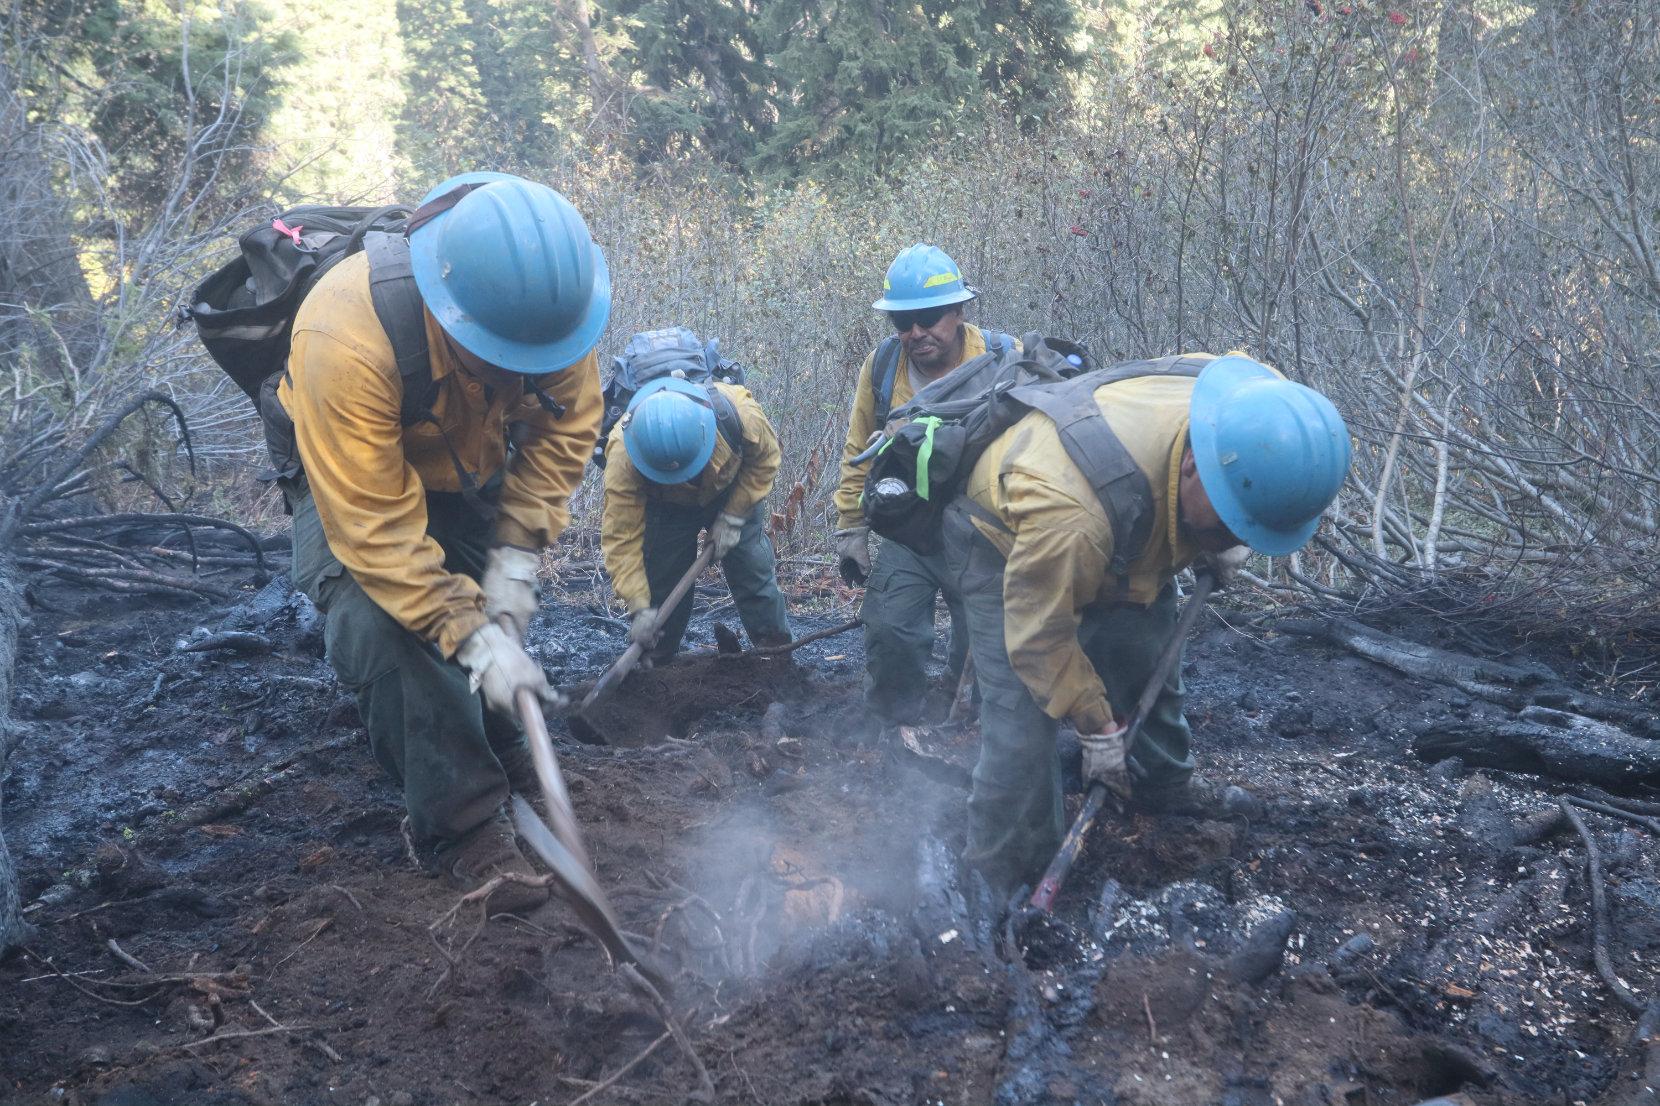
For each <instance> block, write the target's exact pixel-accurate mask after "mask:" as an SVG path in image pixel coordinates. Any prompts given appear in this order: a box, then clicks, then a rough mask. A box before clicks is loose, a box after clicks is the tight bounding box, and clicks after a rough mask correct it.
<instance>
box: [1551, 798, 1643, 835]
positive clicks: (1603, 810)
mask: <svg viewBox="0 0 1660 1106" xmlns="http://www.w3.org/2000/svg"><path fill="white" fill-rule="evenodd" d="M1568 801H1569V802H1570V803H1572V804H1573V805H1574V806H1577V807H1579V808H1581V809H1583V810H1594V811H1596V812H1597V813H1598V814H1606V815H1608V816H1609V817H1610V818H1618V819H1620V820H1621V821H1625V822H1630V823H1632V824H1633V825H1637V826H1642V827H1643V828H1644V829H1646V830H1648V831H1649V832H1650V833H1652V834H1655V835H1657V836H1660V818H1650V817H1648V816H1647V815H1645V814H1634V813H1632V812H1631V811H1629V810H1622V809H1621V808H1619V807H1617V806H1609V805H1608V804H1607V803H1599V802H1596V801H1595V800H1592V799H1581V798H1578V797H1577V796H1576V797H1573V798H1570V799H1569V800H1568Z"/></svg>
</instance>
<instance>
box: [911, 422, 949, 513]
mask: <svg viewBox="0 0 1660 1106" xmlns="http://www.w3.org/2000/svg"><path fill="white" fill-rule="evenodd" d="M916 421H917V422H919V423H921V424H922V425H923V426H925V427H927V429H926V430H924V431H923V434H922V448H921V449H919V450H917V451H916V494H917V495H918V496H920V497H922V498H923V499H927V498H928V460H929V458H931V457H933V455H934V429H935V427H937V426H939V425H940V424H941V423H943V422H944V421H945V420H944V419H941V418H939V417H937V416H935V415H924V416H923V417H922V418H920V419H917V420H916Z"/></svg>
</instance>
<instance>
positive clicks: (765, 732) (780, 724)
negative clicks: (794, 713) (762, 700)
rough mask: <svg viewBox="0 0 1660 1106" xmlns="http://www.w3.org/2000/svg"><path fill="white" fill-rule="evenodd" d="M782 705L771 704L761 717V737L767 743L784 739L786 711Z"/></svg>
mask: <svg viewBox="0 0 1660 1106" xmlns="http://www.w3.org/2000/svg"><path fill="white" fill-rule="evenodd" d="M788 709H789V708H787V707H786V706H785V705H784V704H783V703H773V704H772V705H771V706H769V707H768V708H767V709H766V710H765V711H764V712H763V713H762V715H761V736H762V737H763V738H765V739H766V740H767V741H771V742H774V743H776V742H778V741H779V740H780V739H782V738H783V737H784V734H785V728H784V715H785V713H786V712H787V711H788Z"/></svg>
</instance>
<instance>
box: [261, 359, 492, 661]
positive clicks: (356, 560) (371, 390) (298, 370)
mask: <svg viewBox="0 0 1660 1106" xmlns="http://www.w3.org/2000/svg"><path fill="white" fill-rule="evenodd" d="M287 383H288V386H287V388H286V389H285V393H284V397H283V399H284V403H285V405H286V406H287V408H288V411H289V414H290V416H291V417H292V418H293V420H294V430H295V438H296V441H297V444H298V446H299V451H300V460H301V463H302V464H303V465H304V466H305V473H306V480H307V483H308V484H309V486H310V489H311V494H312V497H313V499H314V500H315V502H316V504H317V515H318V517H319V519H320V520H321V521H322V524H323V533H324V535H325V536H326V537H327V538H328V543H329V549H330V550H331V551H332V552H333V553H334V555H335V557H337V558H338V559H339V561H340V563H341V564H342V565H344V566H345V568H346V570H347V571H348V572H350V573H351V574H352V577H353V579H355V580H356V581H357V582H358V584H360V585H361V586H362V588H363V590H364V592H365V593H367V594H368V596H369V598H370V599H373V600H374V601H375V603H376V604H377V605H379V606H380V608H381V609H382V610H384V611H386V613H387V614H389V615H391V616H392V617H393V618H394V619H396V620H397V621H398V623H399V624H400V625H402V626H404V627H405V628H407V629H408V630H409V631H410V632H412V633H414V634H416V635H417V636H419V637H421V638H423V639H425V640H427V641H432V642H436V643H437V645H438V648H439V649H440V650H441V651H442V652H443V654H444V655H445V656H446V657H448V656H453V655H454V654H455V651H456V649H458V648H459V647H460V645H461V642H462V641H463V640H464V639H465V638H466V637H467V636H468V635H469V634H471V633H472V632H473V631H474V630H476V629H478V628H479V627H480V626H481V625H483V624H484V597H483V594H482V593H481V592H480V591H479V588H478V585H477V584H475V583H474V582H473V581H472V580H471V579H470V578H468V577H467V576H464V575H461V574H459V573H453V572H448V571H446V570H445V568H444V551H443V549H442V547H440V546H439V544H438V543H437V542H436V541H434V540H433V539H432V538H431V537H429V536H428V535H427V505H426V489H425V487H424V486H423V485H422V483H421V479H420V477H419V475H417V474H416V472H415V470H414V468H413V467H411V466H410V464H409V463H408V462H407V461H406V460H405V458H404V449H403V433H404V429H403V426H402V425H401V423H400V419H399V414H400V412H399V406H400V401H401V399H402V395H401V388H402V385H401V381H397V380H396V379H394V378H389V377H388V376H387V375H386V374H385V373H384V372H382V371H380V370H379V369H378V368H376V367H375V365H373V364H372V363H371V362H370V360H369V359H368V358H367V357H366V356H365V355H364V354H363V353H362V351H359V350H356V349H354V348H353V347H352V346H351V345H349V344H347V343H345V342H343V341H341V340H340V339H338V338H336V337H334V336H331V335H329V334H326V333H322V332H320V331H315V330H298V331H296V333H295V335H294V344H293V348H292V351H291V353H290V356H289V379H288V382H287Z"/></svg>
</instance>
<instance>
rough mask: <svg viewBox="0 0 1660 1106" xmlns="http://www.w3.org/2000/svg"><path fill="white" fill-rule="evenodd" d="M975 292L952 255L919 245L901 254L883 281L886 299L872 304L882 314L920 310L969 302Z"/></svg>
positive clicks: (935, 247)
mask: <svg viewBox="0 0 1660 1106" xmlns="http://www.w3.org/2000/svg"><path fill="white" fill-rule="evenodd" d="M973 298H974V290H973V289H971V288H970V287H969V286H968V285H967V284H965V283H963V274H962V272H961V270H959V269H958V268H957V263H956V262H955V261H952V260H951V255H950V254H948V253H946V252H945V251H944V250H942V249H940V248H939V247H938V246H927V245H924V244H922V243H921V242H918V243H917V244H916V245H914V246H907V247H906V248H905V249H903V250H900V251H899V256H898V257H896V258H894V259H893V264H892V265H889V266H888V275H887V276H886V277H884V278H883V280H882V298H881V299H879V300H877V301H876V302H875V303H873V304H871V306H872V307H874V308H875V309H876V310H878V311H916V310H918V309H920V308H924V307H942V306H944V305H946V304H949V303H967V302H968V301H969V300H971V299H973Z"/></svg>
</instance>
